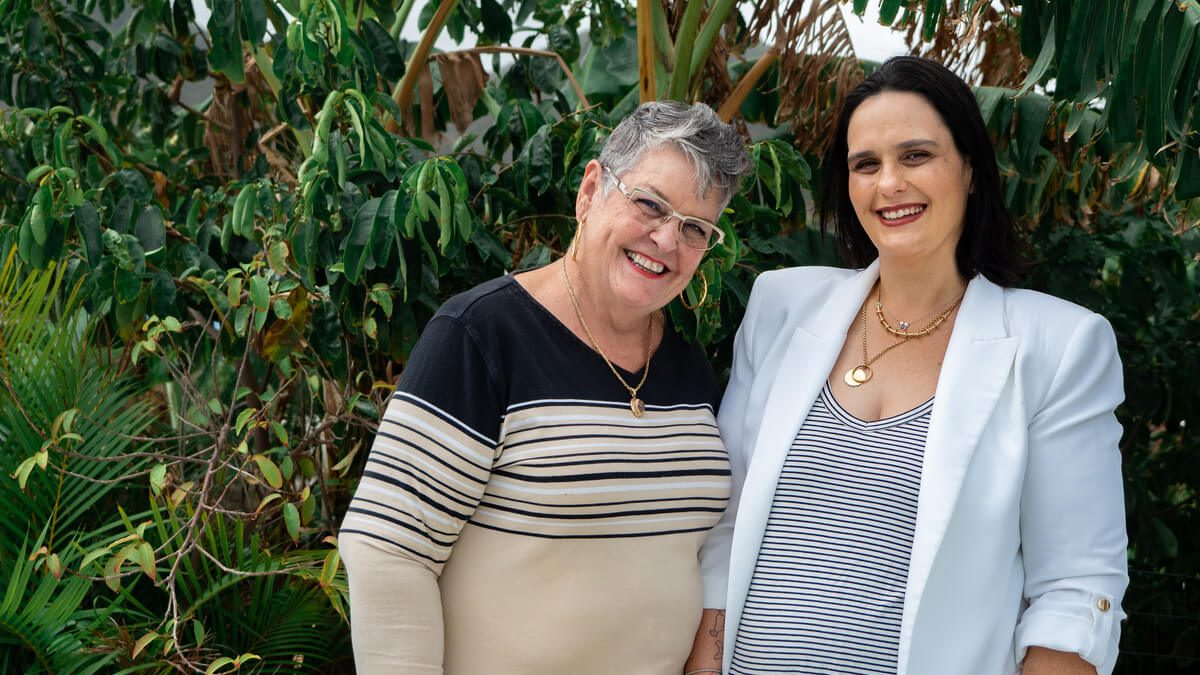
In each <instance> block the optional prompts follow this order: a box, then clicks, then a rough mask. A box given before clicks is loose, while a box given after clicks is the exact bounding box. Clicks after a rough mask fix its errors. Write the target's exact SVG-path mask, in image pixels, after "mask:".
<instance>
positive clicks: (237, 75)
mask: <svg viewBox="0 0 1200 675" xmlns="http://www.w3.org/2000/svg"><path fill="white" fill-rule="evenodd" d="M210 7H211V8H212V13H211V14H210V15H209V17H208V34H209V36H210V37H211V40H212V45H211V49H210V50H209V52H208V64H209V66H210V67H211V68H212V70H213V71H214V72H218V73H221V74H223V75H225V76H226V77H228V78H229V79H230V80H232V81H233V82H234V83H236V84H241V83H242V82H244V81H245V80H246V71H245V69H244V68H243V66H242V31H241V26H240V25H239V23H240V22H239V21H238V16H239V12H238V2H237V0H212V3H211V4H210Z"/></svg>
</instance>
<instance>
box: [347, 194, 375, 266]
mask: <svg viewBox="0 0 1200 675" xmlns="http://www.w3.org/2000/svg"><path fill="white" fill-rule="evenodd" d="M381 201H382V200H380V199H379V198H378V197H376V198H373V199H368V200H367V201H366V202H363V205H362V206H360V207H359V208H358V213H356V214H354V222H353V223H352V224H351V226H350V234H349V236H348V237H346V250H345V251H344V252H343V254H342V264H343V271H344V272H345V274H346V280H347V281H350V282H351V283H357V282H358V280H359V278H360V277H362V273H363V269H364V268H365V267H366V264H367V255H368V247H369V246H370V244H371V228H372V227H374V225H375V216H376V214H378V212H379V205H380V203H381Z"/></svg>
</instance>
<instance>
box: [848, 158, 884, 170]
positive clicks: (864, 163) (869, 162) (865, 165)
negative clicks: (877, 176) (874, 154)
mask: <svg viewBox="0 0 1200 675" xmlns="http://www.w3.org/2000/svg"><path fill="white" fill-rule="evenodd" d="M878 165H879V162H877V161H875V160H873V159H863V160H859V161H858V162H855V164H854V170H855V171H871V170H873V169H874V168H875V167H876V166H878Z"/></svg>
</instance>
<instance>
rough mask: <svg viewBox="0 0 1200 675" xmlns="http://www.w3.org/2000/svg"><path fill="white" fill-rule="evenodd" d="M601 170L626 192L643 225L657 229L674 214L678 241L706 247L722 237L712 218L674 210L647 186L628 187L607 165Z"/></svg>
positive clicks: (705, 249) (692, 245)
mask: <svg viewBox="0 0 1200 675" xmlns="http://www.w3.org/2000/svg"><path fill="white" fill-rule="evenodd" d="M604 170H605V171H606V172H608V174H609V175H610V176H612V179H613V180H614V181H616V183H617V189H618V190H620V191H621V194H623V195H625V198H626V199H628V200H629V203H630V204H633V205H634V207H636V208H634V210H633V212H634V214H635V215H636V216H637V221H638V222H639V223H641V224H642V225H643V226H644V227H647V228H649V229H651V230H657V229H658V228H660V227H662V226H663V225H666V224H667V221H668V220H670V219H671V218H674V219H675V220H678V221H679V229H678V230H677V232H676V238H677V239H678V240H679V243H681V244H683V245H684V246H687V247H688V248H694V249H696V250H697V251H707V250H709V249H711V248H712V247H714V246H716V245H717V244H720V243H721V242H723V241H725V233H724V232H722V231H721V228H719V227H717V226H716V225H714V224H713V223H712V222H711V221H708V220H705V219H703V218H697V217H696V216H686V215H684V214H682V213H680V212H678V211H676V210H675V207H673V206H671V204H670V202H668V201H667V200H665V199H663V198H662V197H660V196H658V195H656V194H654V193H653V192H650V191H649V190H647V189H646V188H643V187H634V188H633V189H630V188H628V187H626V185H625V183H623V182H621V179H620V178H617V174H615V173H613V170H612V169H610V168H608V167H607V166H606V167H604Z"/></svg>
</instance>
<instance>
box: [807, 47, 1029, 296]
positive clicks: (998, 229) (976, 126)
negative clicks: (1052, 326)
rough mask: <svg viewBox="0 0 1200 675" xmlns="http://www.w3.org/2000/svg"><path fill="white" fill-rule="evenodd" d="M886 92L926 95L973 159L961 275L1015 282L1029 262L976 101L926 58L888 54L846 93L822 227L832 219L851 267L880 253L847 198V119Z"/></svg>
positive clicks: (828, 158)
mask: <svg viewBox="0 0 1200 675" xmlns="http://www.w3.org/2000/svg"><path fill="white" fill-rule="evenodd" d="M889 91H893V92H910V93H914V94H918V95H920V96H921V97H922V98H924V99H925V100H926V101H928V102H929V105H931V106H933V109H934V110H936V111H937V112H938V115H939V116H941V118H942V123H943V124H945V125H946V127H947V128H948V129H950V135H951V137H953V138H954V146H955V148H956V149H957V150H958V153H959V154H960V155H962V157H963V160H964V161H965V162H967V163H968V164H970V166H971V169H972V173H971V192H970V194H968V195H967V207H966V212H965V213H964V214H963V228H962V235H961V236H960V237H959V240H958V248H957V249H956V250H955V261H956V263H957V264H958V272H959V274H961V275H962V276H963V278H965V279H970V278H972V277H974V276H975V275H976V274H982V275H983V276H985V277H987V278H988V280H990V281H992V282H993V283H996V284H999V285H1001V286H1012V285H1014V284H1016V283H1018V282H1020V281H1021V279H1022V278H1023V277H1024V276H1025V274H1026V272H1028V270H1029V262H1028V261H1027V260H1026V258H1025V256H1024V255H1023V252H1022V244H1021V239H1020V237H1019V235H1018V232H1017V224H1016V221H1014V220H1013V217H1012V215H1011V214H1009V212H1008V209H1007V208H1006V207H1005V206H1004V196H1003V193H1002V191H1001V189H1000V172H999V171H998V170H997V169H996V151H995V149H994V148H993V147H992V140H991V137H989V136H988V133H987V125H986V124H985V123H984V121H983V116H982V115H981V114H980V112H979V104H978V103H977V102H976V101H975V95H974V94H973V93H971V88H970V87H968V86H967V84H966V83H965V82H963V81H962V80H961V79H960V78H959V77H958V76H957V75H955V74H954V73H953V72H951V71H950V70H949V69H948V68H946V67H945V66H943V65H942V64H940V63H938V62H936V61H931V60H929V59H923V58H919V57H915V56H897V57H893V58H890V59H888V60H887V61H885V62H884V63H883V65H881V66H880V67H879V68H878V69H877V70H876V71H875V72H873V73H871V74H870V75H869V76H867V79H866V80H864V81H863V82H862V84H859V85H858V86H857V87H855V88H854V89H853V90H852V91H851V92H850V93H849V94H848V95H847V96H846V102H845V105H844V106H843V107H842V111H841V114H840V115H839V116H838V120H837V131H836V135H835V136H834V139H833V143H831V144H830V145H829V149H828V150H826V151H825V160H824V165H825V171H826V173H825V176H826V178H825V185H824V190H823V195H822V200H821V201H822V208H821V210H822V219H821V231H822V232H826V231H827V230H828V229H829V225H830V223H831V221H832V224H833V226H834V229H835V230H836V231H837V237H838V243H839V244H840V246H841V249H842V255H843V256H844V257H845V259H846V261H847V262H848V263H850V264H851V265H853V266H855V267H865V266H866V265H867V264H868V263H870V262H871V261H872V260H874V259H875V257H876V256H877V255H879V252H878V251H877V250H876V248H875V244H873V243H871V240H870V238H868V237H867V233H866V231H865V230H864V229H863V227H862V223H860V222H859V221H858V216H857V215H856V214H855V212H854V205H853V204H851V202H850V191H849V181H850V168H849V166H848V165H847V163H846V153H847V152H848V149H847V144H846V133H847V129H848V128H849V126H850V118H851V117H852V116H853V115H854V111H855V110H857V109H858V106H859V105H861V104H862V102H863V101H865V100H867V99H868V98H871V97H872V96H875V95H876V94H881V93H883V92H889Z"/></svg>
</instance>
